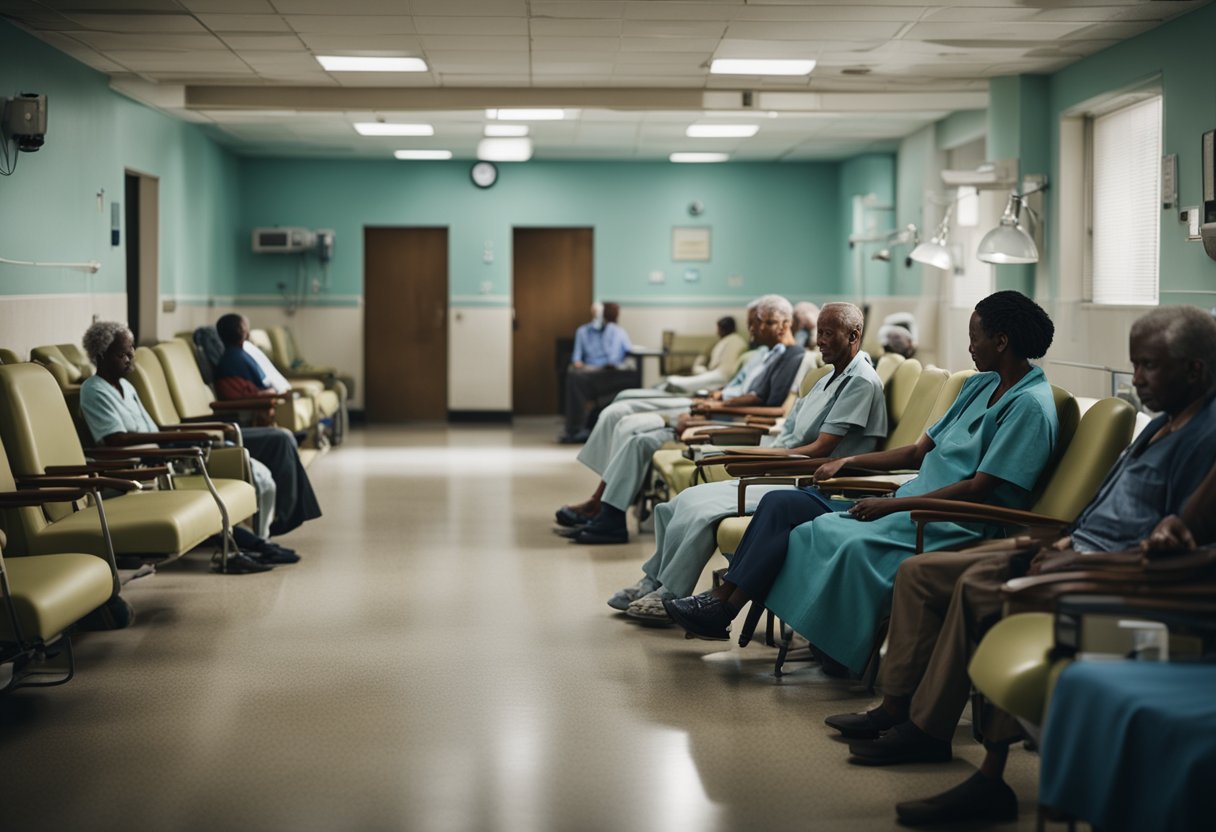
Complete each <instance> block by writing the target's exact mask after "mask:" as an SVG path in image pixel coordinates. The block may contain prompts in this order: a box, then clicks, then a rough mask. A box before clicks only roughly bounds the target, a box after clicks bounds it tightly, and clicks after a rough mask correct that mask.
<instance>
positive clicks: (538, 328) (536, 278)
mask: <svg viewBox="0 0 1216 832" xmlns="http://www.w3.org/2000/svg"><path fill="white" fill-rule="evenodd" d="M593 240H594V234H593V230H592V229H590V228H516V229H515V239H514V258H513V262H512V272H513V274H512V284H513V287H514V288H513V292H514V297H513V301H514V306H515V333H514V337H513V339H512V360H511V366H512V374H511V392H512V401H513V405H512V407H513V410H514V412H515V414H516V415H521V416H523V415H539V414H546V415H547V414H552V413H560V412H561V410H562V402H561V400H560V398H559V396H558V390H559V386H560V377H561V376H560V372H561V369H562V368H559V367H558V366H557V365H558V363H559V359H561V358H563V356H559V355H558V341H559V340H562V339H565V340H570V339H573V338H574V331H575V330H576V329H578V328H579V326H581V325H582V324H585V323H586V322H587V321H588V320H590V319H591V312H590V309H591V301H592V299H593V284H594V270H595V265H594V260H593V256H592V255H593ZM560 363H563V364H564V363H565V361H564V360H563V361H561V362H560Z"/></svg>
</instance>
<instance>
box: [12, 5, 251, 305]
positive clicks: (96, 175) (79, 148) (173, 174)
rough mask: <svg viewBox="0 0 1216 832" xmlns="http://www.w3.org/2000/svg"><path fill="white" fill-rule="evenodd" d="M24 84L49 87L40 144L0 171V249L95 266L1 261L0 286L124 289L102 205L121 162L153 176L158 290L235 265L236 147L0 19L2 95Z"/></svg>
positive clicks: (182, 290)
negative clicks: (8, 171) (11, 168)
mask: <svg viewBox="0 0 1216 832" xmlns="http://www.w3.org/2000/svg"><path fill="white" fill-rule="evenodd" d="M21 92H38V93H43V94H45V95H46V96H47V115H48V124H47V136H46V144H45V145H44V146H43V147H42V149H41V150H39V151H38V152H36V153H22V154H20V159H19V161H18V164H17V171H16V172H15V173H14V174H13V175H12V176H8V177H0V217H3V221H2V222H0V256H2V257H7V258H9V259H13V260H51V261H84V260H98V261H100V262H101V264H102V267H101V271H99V272H98V273H97V274H95V275H92V276H86V275H84V274H82V273H80V272H75V271H70V270H67V269H58V268H42V269H35V268H32V267H23V266H8V265H0V294H3V295H21V294H60V293H65V292H123V291H126V271H125V270H126V259H125V255H124V251H123V247H122V246H120V247H117V248H112V247H111V246H110V203H111V202H119V203H122V202H124V197H123V171H124V169H125V168H131V169H135V170H138V171H139V172H141V173H145V174H150V175H153V176H157V177H159V178H160V223H161V233H160V243H161V249H160V276H161V291H162V292H163V293H164V294H169V295H172V294H205V293H207V292H208V290H209V281H210V279H211V277H212V276H214V275H220V274H231V273H232V272H233V270H234V268H235V266H236V257H235V254H236V250H237V249H236V246H235V238H234V235H235V233H236V229H237V223H236V206H237V194H238V191H237V165H236V159H235V157H233V156H232V155H231V154H229V153H228V152H227V151H225V150H223V149H222V148H220V147H219V146H218V145H216V144H215V143H214V142H212V141H211V140H210V139H208V138H206V137H205V136H204V135H203V134H202V132H201V131H200V130H199V129H198V128H197V127H195V126H193V125H190V124H185V123H183V122H180V121H178V120H176V119H173V118H169V117H168V116H164V115H161V114H159V113H157V112H155V111H153V110H150V109H148V108H147V107H144V106H142V105H140V104H137V103H135V102H133V101H131V100H129V99H127V98H124V97H123V96H120V95H117V94H116V93H114V92H112V91H111V90H110V89H109V85H108V81H107V79H106V77H105V76H103V75H101V74H100V73H98V72H95V71H93V70H91V69H89V68H87V67H85V66H83V65H82V64H80V63H77V62H76V61H74V60H72V59H71V58H68V57H67V56H65V55H63V54H62V53H60V52H57V51H56V50H54V49H52V48H51V47H49V46H47V45H46V44H44V43H42V42H41V41H39V40H37V39H35V38H32V37H30V36H29V35H26V34H25V33H23V32H21V31H19V30H17V29H15V28H13V27H12V26H10V25H9V24H7V23H4V22H0V95H2V96H13V95H16V94H18V93H21ZM103 188H104V189H105V197H104V206H103V209H102V210H100V211H99V210H98V208H97V196H96V195H97V192H98V191H100V190H102V189H103ZM123 233H124V237H123V241H124V243H125V240H126V237H125V233H126V230H125V228H124V229H123Z"/></svg>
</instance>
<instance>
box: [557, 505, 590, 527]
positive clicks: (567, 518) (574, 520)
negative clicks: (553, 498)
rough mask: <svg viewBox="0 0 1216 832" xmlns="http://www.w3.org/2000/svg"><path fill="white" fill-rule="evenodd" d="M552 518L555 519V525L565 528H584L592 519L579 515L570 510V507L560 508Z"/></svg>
mask: <svg viewBox="0 0 1216 832" xmlns="http://www.w3.org/2000/svg"><path fill="white" fill-rule="evenodd" d="M553 516H554V517H555V518H556V519H557V525H559V526H565V527H567V528H577V527H579V526H585V525H587V524H588V523H590V522H591V520H592V518H590V517H588V516H587V515H585V514H580V513H579V512H577V511H575V510H574V509H572V508H570V506H562V507H561V508H559V509H558V510H557V512H556V513H555V514H554V515H553Z"/></svg>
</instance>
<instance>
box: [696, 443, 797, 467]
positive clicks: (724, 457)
mask: <svg viewBox="0 0 1216 832" xmlns="http://www.w3.org/2000/svg"><path fill="white" fill-rule="evenodd" d="M723 450H725V453H721V454H715V455H713V456H707V457H702V458H701V459H698V460H697V461H696V462H695V463H694V464H695V465H697V466H698V467H701V466H704V465H736V464H742V463H749V462H757V463H767V462H771V461H775V460H781V461H784V460H786V459H789V460H800V461H803V462H806V461H808V460H810V457H808V456H804V455H802V454H772V455H770V454H764V453H755V452H756V451H759V450H766V449H764V448H751V447H746V446H744V447H741V448H738V449H737V450H736V449H734V448H724V449H723Z"/></svg>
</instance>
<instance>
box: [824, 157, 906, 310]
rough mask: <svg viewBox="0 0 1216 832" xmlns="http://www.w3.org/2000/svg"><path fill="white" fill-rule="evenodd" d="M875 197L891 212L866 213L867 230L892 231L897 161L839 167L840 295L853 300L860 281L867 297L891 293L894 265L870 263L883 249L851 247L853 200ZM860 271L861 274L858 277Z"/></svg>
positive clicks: (857, 160) (856, 161) (857, 161)
mask: <svg viewBox="0 0 1216 832" xmlns="http://www.w3.org/2000/svg"><path fill="white" fill-rule="evenodd" d="M868 194H873V195H874V196H875V197H876V198H877V202H878V203H879V204H881V205H889V206H891V210H870V211H866V212H865V215H864V217H865V218H864V220H863V222H865V223H866V224H867V227H872V228H873V229H874V230H875V231H878V232H884V231H893V230H894V229H895V228H897V227H898V226H897V225H896V224H895V210H894V205H895V157H894V156H891V155H888V154H867V155H864V156H856V157H854V158H852V159H849V160H847V161H845V162H842V163H841V164H840V200H839V206H838V208H837V211H838V213H839V215H840V219H841V223H842V225H843V227H842V229H841V236H840V258H841V260H840V262H841V264H842V267H843V274H842V275H841V277H842V278H843V279H842V280H841V281H840V283H839V288H838V289H837V293H838V294H841V295H845V296H850V297H851V296H852V295H854V294H855V293H857V292H858V291H859V286H858V283H857V281H858V279H859V278H861V279H864V281H865V294H866V297H874V296H875V295H886V294H889V293H890V292H891V264H890V263H883V262H881V261H877V260H871V259H870V255H872V254H873V253H874V252H876V251H878V250H879V249H880V248H882V244H881V243H861V244H859V245H857V246H855V247H854V248H850V247H849V244H848V236H849V234H850V233H852V232H853V231H854V230H855V229H854V228H853V227H852V223H853V219H852V218H853V197H855V196H862V197H864V196H866V195H868ZM859 271H860V274H859V273H858V272H859Z"/></svg>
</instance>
